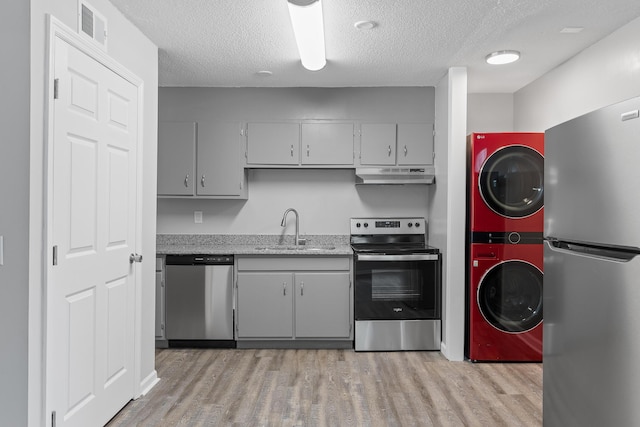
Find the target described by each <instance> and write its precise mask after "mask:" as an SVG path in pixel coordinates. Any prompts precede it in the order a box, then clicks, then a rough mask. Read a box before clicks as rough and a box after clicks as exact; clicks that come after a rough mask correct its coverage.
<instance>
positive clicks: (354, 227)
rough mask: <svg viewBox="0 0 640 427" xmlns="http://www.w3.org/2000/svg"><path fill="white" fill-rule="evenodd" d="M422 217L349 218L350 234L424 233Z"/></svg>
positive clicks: (424, 223)
mask: <svg viewBox="0 0 640 427" xmlns="http://www.w3.org/2000/svg"><path fill="white" fill-rule="evenodd" d="M426 228H427V221H426V220H425V219H424V218H414V217H411V218H409V217H408V218H351V234H352V235H354V234H424V233H425V230H426Z"/></svg>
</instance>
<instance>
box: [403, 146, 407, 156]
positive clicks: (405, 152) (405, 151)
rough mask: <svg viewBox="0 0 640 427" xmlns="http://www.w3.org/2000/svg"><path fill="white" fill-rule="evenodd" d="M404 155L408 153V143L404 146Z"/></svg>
mask: <svg viewBox="0 0 640 427" xmlns="http://www.w3.org/2000/svg"><path fill="white" fill-rule="evenodd" d="M404 155H405V156H406V155H407V146H406V145H405V146H404Z"/></svg>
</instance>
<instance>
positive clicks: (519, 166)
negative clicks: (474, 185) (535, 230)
mask: <svg viewBox="0 0 640 427" xmlns="http://www.w3.org/2000/svg"><path fill="white" fill-rule="evenodd" d="M478 186H479V187H480V188H479V191H480V195H481V196H482V199H483V200H484V202H485V204H486V205H487V206H488V207H489V208H490V209H491V210H492V211H494V212H495V213H497V214H499V215H502V216H505V217H508V218H522V217H526V216H529V215H532V214H534V213H536V212H537V211H539V210H540V209H541V208H542V206H543V205H544V199H543V190H544V158H543V157H542V156H541V155H540V154H539V153H538V152H537V151H535V150H534V149H532V148H529V147H525V146H522V145H510V146H507V147H504V148H502V149H500V150H498V151H496V152H495V153H493V154H492V155H491V156H489V158H488V159H487V160H486V161H485V162H484V164H483V165H482V168H481V170H480V175H479V177H478Z"/></svg>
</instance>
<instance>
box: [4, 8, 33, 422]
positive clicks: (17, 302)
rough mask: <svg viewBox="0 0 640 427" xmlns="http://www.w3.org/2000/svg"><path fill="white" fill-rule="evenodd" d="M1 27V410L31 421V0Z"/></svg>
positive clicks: (9, 11)
mask: <svg viewBox="0 0 640 427" xmlns="http://www.w3.org/2000/svg"><path fill="white" fill-rule="evenodd" d="M2 13H3V16H4V17H5V18H7V19H4V22H3V25H2V26H0V57H1V58H3V63H2V67H0V82H1V83H0V87H1V88H2V97H0V106H1V107H0V200H2V208H1V209H0V235H2V236H4V265H0V322H1V323H2V325H4V327H3V328H2V329H3V333H2V350H1V351H0V378H1V379H2V380H1V381H0V414H2V421H1V422H0V423H1V424H3V425H7V426H10V425H11V426H24V425H27V417H28V411H27V380H28V368H27V360H28V345H27V342H28V341H27V336H28V324H29V323H28V314H29V306H28V297H29V286H28V284H29V216H28V212H29V2H27V1H24V0H7V1H5V2H3V6H2Z"/></svg>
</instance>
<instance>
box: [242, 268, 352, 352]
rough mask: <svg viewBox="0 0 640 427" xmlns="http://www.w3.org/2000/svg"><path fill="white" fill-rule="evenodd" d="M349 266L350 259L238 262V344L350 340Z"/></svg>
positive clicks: (350, 297) (350, 290)
mask: <svg viewBox="0 0 640 427" xmlns="http://www.w3.org/2000/svg"><path fill="white" fill-rule="evenodd" d="M350 265H351V262H350V258H349V257H332V258H322V257H295V258H294V257H291V258H281V257H256V258H251V257H247V258H243V257H238V259H237V269H238V271H237V275H236V277H237V282H236V283H237V294H236V295H237V300H236V303H237V305H236V307H237V312H236V338H237V340H238V341H242V340H291V341H296V340H298V341H299V340H305V341H309V340H338V341H341V340H351V339H352V327H351V325H352V323H353V321H352V319H353V311H352V309H351V307H352V300H353V299H352V287H351V272H350V271H351V270H350V268H351V267H350Z"/></svg>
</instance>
